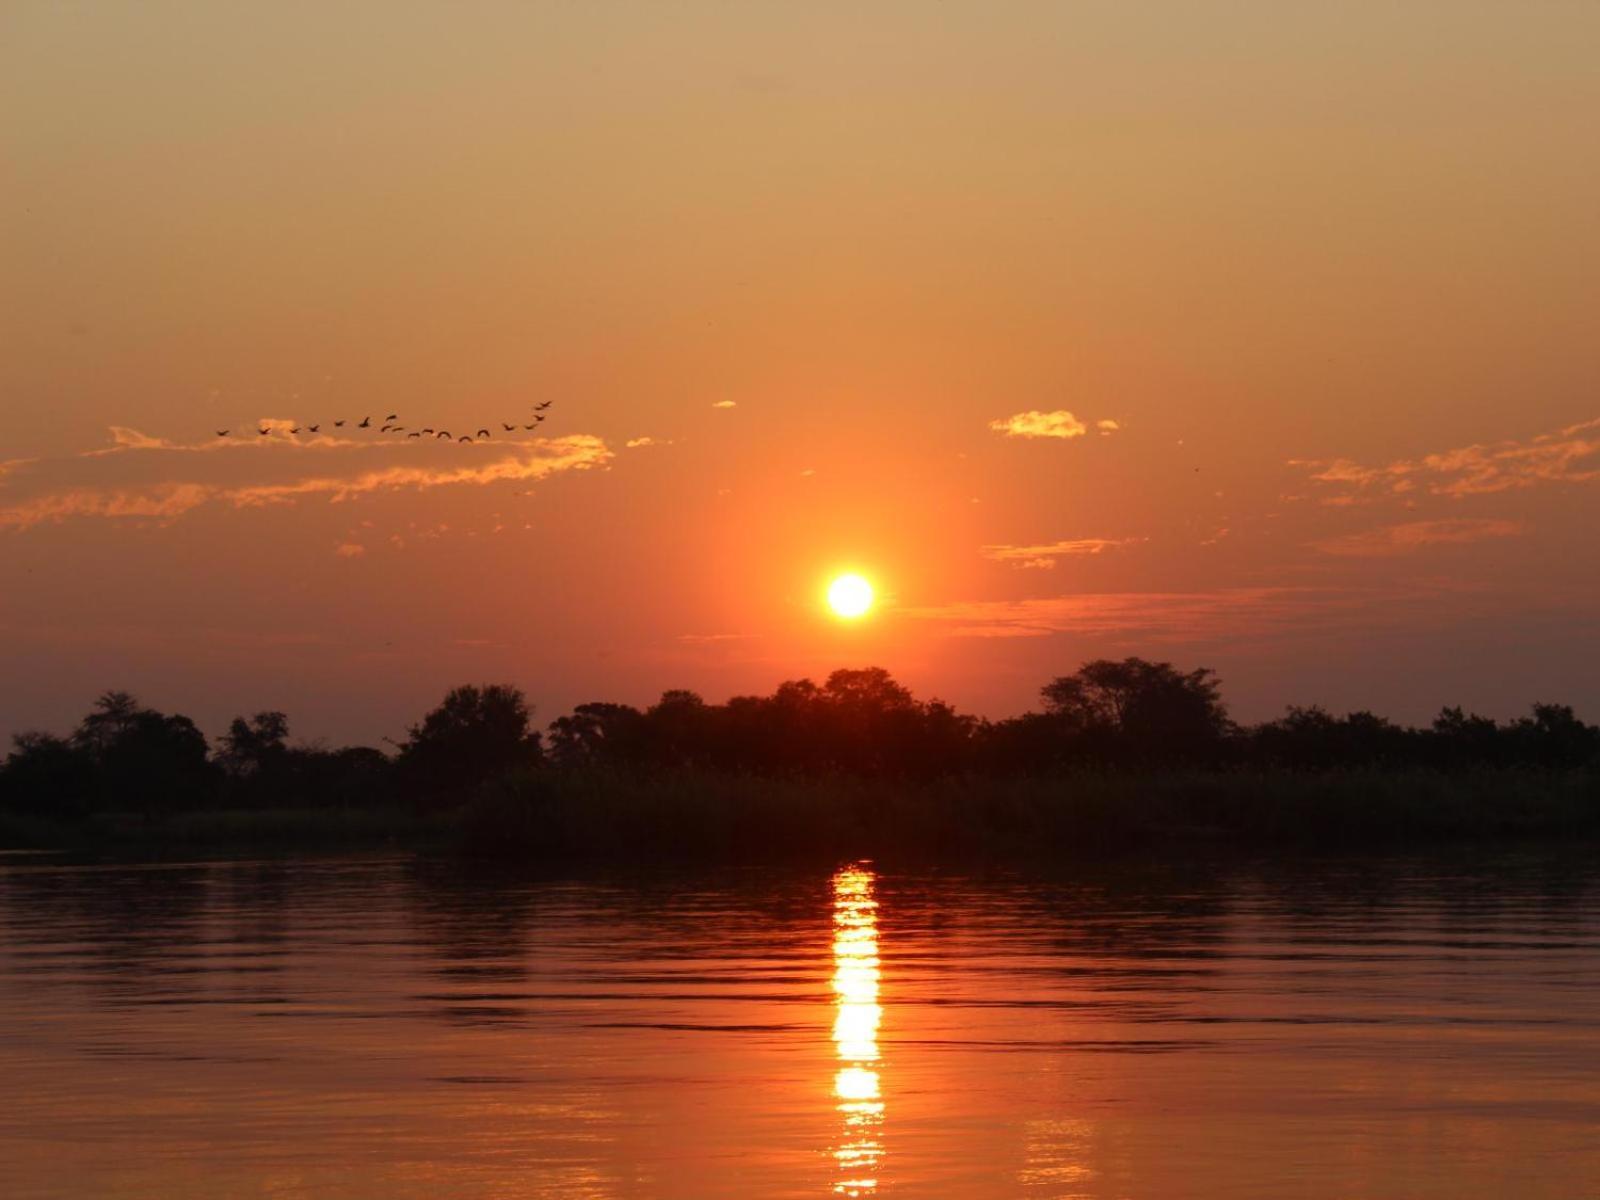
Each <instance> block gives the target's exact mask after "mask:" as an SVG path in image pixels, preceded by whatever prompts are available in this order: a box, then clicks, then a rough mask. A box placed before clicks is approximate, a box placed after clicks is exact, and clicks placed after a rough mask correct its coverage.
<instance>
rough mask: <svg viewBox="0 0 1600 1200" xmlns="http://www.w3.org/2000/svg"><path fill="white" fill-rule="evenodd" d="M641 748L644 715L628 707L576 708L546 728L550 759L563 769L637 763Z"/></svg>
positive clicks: (643, 740) (640, 756)
mask: <svg viewBox="0 0 1600 1200" xmlns="http://www.w3.org/2000/svg"><path fill="white" fill-rule="evenodd" d="M645 744H646V743H645V719H644V714H643V713H641V712H640V711H639V710H638V709H637V708H634V707H632V706H631V705H628V704H607V703H592V704H580V705H578V707H577V708H575V709H573V710H572V713H571V714H570V715H569V716H565V717H560V718H558V719H557V720H555V721H553V722H552V723H551V725H550V751H551V755H552V757H553V758H554V759H555V760H556V761H557V762H558V763H560V764H561V765H562V766H565V767H580V766H597V765H599V764H602V763H609V764H623V763H639V762H642V761H643V758H644V748H645Z"/></svg>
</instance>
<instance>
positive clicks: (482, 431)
mask: <svg viewBox="0 0 1600 1200" xmlns="http://www.w3.org/2000/svg"><path fill="white" fill-rule="evenodd" d="M478 436H479V437H481V438H486V437H488V436H489V431H488V430H487V429H480V430H478Z"/></svg>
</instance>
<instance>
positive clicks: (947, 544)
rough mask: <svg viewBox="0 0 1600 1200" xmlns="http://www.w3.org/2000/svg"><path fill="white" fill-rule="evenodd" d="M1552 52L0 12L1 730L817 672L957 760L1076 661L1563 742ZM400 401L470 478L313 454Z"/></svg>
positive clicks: (1475, 33) (1590, 64) (1575, 609)
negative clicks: (911, 694)
mask: <svg viewBox="0 0 1600 1200" xmlns="http://www.w3.org/2000/svg"><path fill="white" fill-rule="evenodd" d="M1597 46H1600V5H1595V4H1590V3H1570V4H1566V3H1555V2H1551V3H1536V4H1531V5H1516V4H1510V3H1497V4H1487V3H1472V2H1469V0H1451V2H1449V3H1421V2H1411V3H1406V4H1401V5H1380V4H1373V3H1361V4H1345V5H1324V6H1311V5H1300V6H1284V5H1282V4H1276V3H1266V2H1261V3H1243V2H1242V3H1235V4H1227V5H1220V4H1211V3H1192V4H1185V3H1171V4H1161V5H1155V4H1128V3H1103V4H1102V3H1043V2H1040V3H1028V2H1020V0H1019V2H1017V3H1001V4H997V3H993V2H992V0H991V2H987V3H966V2H959V3H954V2H944V3H939V4H932V3H927V2H926V0H923V2H920V3H898V2H884V3H877V4H871V5H860V4H851V5H844V4H833V3H807V4H789V5H774V4H754V5H734V4H724V3H709V2H703V0H691V2H686V3H678V4H671V5H667V4H620V3H600V2H597V3H590V4H555V3H509V2H508V3H502V4H496V3H473V4H466V5H461V4H445V3H438V4H414V3H354V2H351V3H340V4H333V5H310V4H278V5H266V4H257V5H243V6H241V5H232V4H214V3H210V2H200V0H194V2H186V3H159V2H150V3H138V4H133V3H109V2H107V3H79V4H69V3H31V2H28V0H8V3H6V4H5V5H4V6H3V8H0V205H3V209H4V220H3V221H0V418H3V419H0V634H3V637H0V735H8V734H10V733H12V732H15V731H17V730H19V729H24V728H32V727H43V728H52V729H57V730H60V729H64V728H66V727H69V726H70V725H71V723H72V722H73V721H74V720H75V719H76V718H77V716H78V715H79V714H81V713H82V712H83V710H84V709H85V708H86V707H87V706H88V704H89V703H90V701H91V700H92V699H93V697H94V696H95V695H96V694H97V693H98V692H100V691H102V690H104V689H106V688H112V687H117V688H125V689H127V690H130V691H133V692H135V693H137V694H138V695H139V696H140V697H141V698H142V699H144V700H145V701H146V702H148V703H150V704H153V705H155V706H157V707H159V708H163V709H167V710H178V711H183V712H186V713H189V714H190V715H192V716H194V717H195V718H196V719H197V720H198V721H199V722H200V724H201V725H202V727H203V728H206V729H207V730H208V731H210V732H213V733H215V732H217V731H218V730H220V728H221V727H222V725H223V724H224V723H225V722H226V720H227V719H228V718H229V717H231V716H233V715H234V714H236V713H239V712H244V711H255V710H257V709H264V708H278V709H283V710H286V711H287V712H288V713H289V714H290V716H291V719H292V722H293V729H294V732H295V733H296V734H298V735H300V736H302V737H308V738H327V739H329V740H330V741H345V740H360V741H367V742H376V740H377V739H378V738H380V737H383V736H390V737H400V736H401V735H402V734H403V732H404V727H405V725H406V724H407V723H408V722H410V721H413V720H415V719H416V718H417V717H419V716H420V715H421V713H422V712H423V711H424V710H425V709H426V708H427V707H428V706H430V705H431V704H433V703H434V702H436V701H437V700H438V699H439V697H440V696H441V695H442V693H443V692H444V690H445V689H446V688H448V687H449V686H452V685H454V684H457V683H464V682H474V681H506V682H512V683H516V684H518V685H520V686H521V687H523V688H524V689H525V690H526V691H527V693H528V695H529V697H530V699H531V700H532V701H533V702H534V703H535V704H536V705H537V707H538V711H539V719H540V720H541V721H544V720H548V719H550V718H552V717H555V716H557V715H559V714H560V713H561V712H563V711H565V710H566V709H567V708H570V707H571V706H572V705H573V704H575V703H579V702H582V701H584V700H592V699H613V700H623V701H628V702H632V703H648V702H649V701H651V700H652V699H654V697H655V696H657V695H658V694H659V693H660V692H661V691H662V690H663V689H665V688H669V687H692V688H695V689H697V690H699V691H701V692H702V693H704V694H705V695H706V697H707V698H708V699H711V700H722V699H724V698H726V697H727V696H728V695H729V694H731V693H736V692H749V691H762V692H765V691H770V690H771V689H772V687H773V686H775V685H776V684H777V683H778V682H779V681H780V680H783V679H786V678H793V677H797V676H801V675H812V676H820V675H824V674H826V673H827V672H828V671H829V670H831V669H833V668H835V667H840V666H864V665H869V664H872V665H881V666H884V667H887V668H888V669H889V670H891V671H892V672H893V673H894V674H895V675H896V676H897V677H898V678H900V679H901V680H902V681H903V682H905V683H906V684H907V685H909V686H910V687H912V688H913V689H914V690H915V691H916V692H917V693H918V694H919V695H923V696H928V695H939V696H942V697H944V698H945V699H948V700H949V701H951V702H952V703H955V704H956V705H958V706H959V707H961V708H963V709H967V710H970V711H976V712H980V713H983V714H986V715H989V716H995V717H999V716H1004V715H1009V714H1012V713H1015V712H1018V711H1021V710H1023V709H1025V708H1027V707H1030V706H1032V705H1034V704H1035V703H1036V698H1037V689H1038V687H1039V686H1040V684H1042V683H1043V682H1045V681H1046V680H1048V679H1049V678H1051V677H1052V676H1054V675H1059V674H1065V673H1068V672H1070V671H1072V670H1074V669H1075V668H1076V667H1077V666H1078V665H1079V664H1080V663H1081V662H1083V661H1084V660H1086V659H1089V658H1095V657H1103V656H1115V657H1121V656H1124V655H1128V654H1139V655H1143V656H1145V657H1151V658H1160V659H1170V660H1172V661H1173V662H1175V663H1177V664H1179V665H1181V666H1184V667H1192V666H1199V665H1205V666H1211V667H1214V668H1216V669H1217V670H1218V671H1219V673H1220V674H1221V676H1222V678H1223V681H1224V688H1225V694H1226V696H1227V698H1228V699H1229V701H1230V702H1231V704H1232V708H1233V711H1234V714H1235V715H1236V716H1238V717H1241V718H1244V719H1260V718H1265V717H1270V716H1273V715H1275V714H1276V713H1278V712H1279V711H1281V709H1282V707H1283V705H1285V704H1286V703H1289V702H1297V703H1313V702H1316V703H1322V704H1325V705H1327V706H1329V707H1330V708H1333V709H1336V710H1340V711H1342V710H1344V709H1348V708H1372V709H1375V710H1377V711H1380V712H1384V713H1387V714H1389V715H1392V716H1396V717H1400V718H1404V719H1409V720H1425V719H1428V718H1430V717H1431V716H1432V714H1433V713H1434V712H1435V711H1436V710H1437V709H1438V707H1439V706H1440V705H1441V704H1445V703H1450V704H1463V705H1466V706H1467V707H1469V708H1475V709H1477V710H1479V711H1481V712H1484V713H1486V714H1490V715H1494V716H1497V717H1509V716H1511V715H1514V714H1516V713H1518V712H1520V711H1522V710H1524V709H1525V707H1526V706H1527V704H1529V703H1530V702H1532V701H1534V700H1559V701H1564V702H1568V703H1573V704H1575V705H1577V707H1578V708H1579V711H1580V713H1581V714H1583V715H1586V716H1587V717H1588V718H1589V719H1591V720H1594V719H1596V718H1600V637H1597V634H1600V619H1597V615H1600V552H1597V551H1596V548H1595V547H1596V526H1597V523H1600V522H1597V517H1600V320H1597V317H1600V69H1597V68H1596V61H1597V50H1596V47H1597ZM546 400H550V401H553V405H552V407H551V408H550V409H549V410H548V414H549V420H548V421H547V422H545V423H544V424H543V425H542V426H540V427H539V428H538V429H537V430H536V431H533V432H524V431H522V430H521V428H520V427H521V424H522V423H523V422H526V421H529V420H531V417H530V406H532V405H534V404H536V403H540V402H543V401H546ZM390 412H396V413H398V414H400V422H401V423H403V424H405V425H406V426H407V428H408V430H414V429H417V428H420V427H422V426H429V427H436V428H448V429H450V430H452V431H454V432H455V433H457V434H460V433H472V432H473V431H474V430H475V429H477V428H478V427H480V426H488V427H489V428H490V429H491V430H492V431H493V435H494V436H493V437H492V438H491V439H489V441H488V442H487V444H484V443H481V442H479V443H474V444H471V445H464V444H460V443H458V442H455V441H451V442H449V443H445V442H442V441H438V440H436V439H432V438H430V439H427V440H426V441H424V440H420V439H419V440H408V439H406V438H405V437H404V436H403V435H400V436H398V437H396V436H393V435H379V434H377V433H376V432H375V429H374V430H368V431H364V432H360V431H355V430H353V429H351V428H350V426H347V427H346V428H345V429H342V430H335V429H333V428H332V424H333V421H334V420H335V419H339V418H343V419H346V420H347V421H349V422H350V425H351V426H353V425H354V424H355V422H357V421H359V420H360V419H361V418H363V417H365V416H368V415H372V416H374V417H376V418H379V419H380V420H377V421H374V427H376V425H377V424H379V423H381V418H383V417H384V416H385V415H386V414H387V413H390ZM501 422H506V423H513V424H516V425H518V430H517V431H516V432H515V433H514V434H506V433H504V432H503V431H502V429H501ZM313 423H316V424H320V425H321V426H322V431H321V433H320V434H318V435H311V434H309V433H302V434H299V435H290V434H288V433H287V432H281V431H280V430H286V429H287V428H289V427H291V426H294V425H300V426H305V425H309V424H313ZM263 424H265V425H266V427H268V428H269V429H272V430H274V432H272V433H270V434H269V435H268V436H266V437H261V436H259V435H257V434H256V433H255V429H256V428H257V427H258V426H260V425H263ZM224 428H226V429H230V430H231V433H230V436H229V437H228V438H226V439H219V438H218V437H216V436H215V434H216V430H218V429H224ZM335 435H337V436H335ZM846 570H851V571H856V572H859V573H860V574H862V575H863V576H865V577H866V578H868V579H870V580H871V581H872V583H873V584H874V586H875V587H876V589H877V592H878V604H877V606H876V608H875V609H874V610H873V612H872V613H871V614H870V615H869V616H867V617H866V618H864V619H862V620H860V621H856V622H842V621H840V620H838V619H836V618H834V617H832V616H831V615H830V614H829V613H828V610H827V608H826V606H825V604H824V602H823V597H824V593H825V590H826V588H827V585H828V583H829V581H830V580H831V579H832V578H833V577H834V576H836V575H838V574H839V573H840V572H842V571H846Z"/></svg>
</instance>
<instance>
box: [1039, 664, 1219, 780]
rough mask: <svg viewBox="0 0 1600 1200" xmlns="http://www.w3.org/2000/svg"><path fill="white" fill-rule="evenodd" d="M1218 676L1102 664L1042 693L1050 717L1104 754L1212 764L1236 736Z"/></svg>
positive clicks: (1053, 683) (1088, 667)
mask: <svg viewBox="0 0 1600 1200" xmlns="http://www.w3.org/2000/svg"><path fill="white" fill-rule="evenodd" d="M1220 688H1221V685H1220V683H1219V681H1218V679H1217V676H1216V672H1214V671H1212V670H1210V669H1209V668H1206V667H1201V668H1199V669H1198V670H1194V671H1187V672H1185V671H1179V670H1177V669H1176V668H1175V667H1173V665H1172V664H1171V663H1164V662H1147V661H1146V660H1144V659H1142V658H1125V659H1123V660H1122V661H1121V662H1113V661H1111V660H1110V659H1103V658H1102V659H1096V660H1095V661H1094V662H1089V663H1085V664H1084V665H1083V666H1082V667H1080V668H1079V669H1078V671H1077V672H1076V673H1075V674H1072V675H1063V676H1061V677H1059V678H1057V679H1053V680H1051V681H1050V682H1049V683H1047V684H1045V686H1044V687H1043V688H1042V689H1041V691H1040V694H1041V696H1042V697H1043V698H1044V703H1045V711H1046V712H1048V713H1049V714H1050V715H1051V716H1053V717H1055V718H1056V719H1057V720H1058V721H1060V722H1061V723H1062V725H1063V726H1064V729H1065V732H1067V733H1068V734H1069V735H1073V736H1076V737H1077V738H1079V739H1081V740H1083V741H1084V742H1086V743H1088V744H1089V745H1091V746H1097V747H1099V748H1100V753H1102V754H1105V755H1109V756H1112V757H1117V758H1132V759H1134V760H1141V759H1143V760H1152V761H1154V760H1171V759H1196V760H1204V759H1209V758H1214V757H1215V756H1216V754H1217V753H1218V751H1219V749H1220V748H1221V747H1222V745H1223V742H1224V740H1225V739H1226V738H1227V736H1228V734H1229V733H1230V731H1231V728H1232V726H1231V724H1230V722H1229V720H1228V710H1227V708H1226V707H1224V705H1223V703H1222V700H1221V696H1220Z"/></svg>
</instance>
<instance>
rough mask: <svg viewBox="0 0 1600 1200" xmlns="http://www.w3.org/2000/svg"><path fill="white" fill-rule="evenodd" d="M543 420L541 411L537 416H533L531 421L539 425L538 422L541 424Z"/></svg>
mask: <svg viewBox="0 0 1600 1200" xmlns="http://www.w3.org/2000/svg"><path fill="white" fill-rule="evenodd" d="M543 421H544V414H543V413H540V414H539V415H538V416H537V417H535V418H534V419H533V423H534V424H535V425H539V424H542V423H543Z"/></svg>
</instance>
